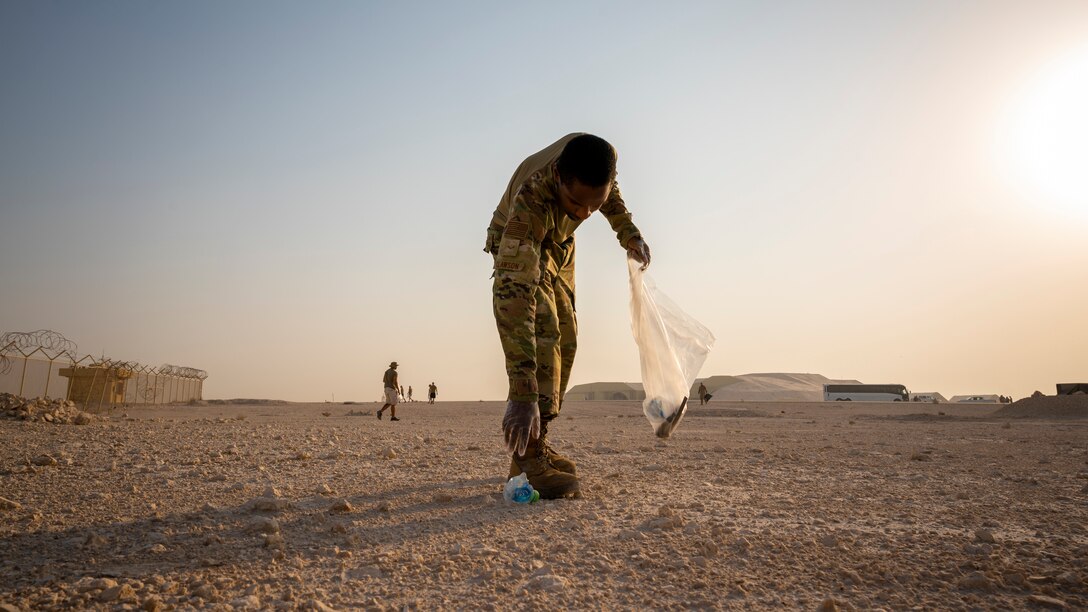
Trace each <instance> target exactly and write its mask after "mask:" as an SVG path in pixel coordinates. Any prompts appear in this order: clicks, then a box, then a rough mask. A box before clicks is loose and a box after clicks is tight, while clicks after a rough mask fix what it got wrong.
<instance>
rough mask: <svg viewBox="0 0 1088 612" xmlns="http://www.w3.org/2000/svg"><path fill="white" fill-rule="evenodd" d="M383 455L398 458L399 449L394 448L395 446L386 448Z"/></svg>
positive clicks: (387, 457)
mask: <svg viewBox="0 0 1088 612" xmlns="http://www.w3.org/2000/svg"><path fill="white" fill-rule="evenodd" d="M382 456H383V457H385V458H386V459H396V458H397V451H395V450H393V447H389V448H387V449H385V450H384V451H382Z"/></svg>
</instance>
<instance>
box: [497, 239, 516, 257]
mask: <svg viewBox="0 0 1088 612" xmlns="http://www.w3.org/2000/svg"><path fill="white" fill-rule="evenodd" d="M520 245H521V241H520V240H518V239H517V238H503V239H502V241H501V242H499V257H517V256H518V246H520Z"/></svg>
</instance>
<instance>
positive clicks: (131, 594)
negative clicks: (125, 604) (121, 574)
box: [98, 584, 136, 603]
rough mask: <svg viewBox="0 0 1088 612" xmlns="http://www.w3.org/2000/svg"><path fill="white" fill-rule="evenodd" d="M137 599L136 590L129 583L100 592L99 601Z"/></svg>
mask: <svg viewBox="0 0 1088 612" xmlns="http://www.w3.org/2000/svg"><path fill="white" fill-rule="evenodd" d="M129 599H136V591H134V590H132V587H131V586H129V585H127V584H119V585H117V586H112V587H110V588H108V589H106V590H104V591H102V592H101V593H99V594H98V601H101V602H103V603H109V602H111V601H126V600H129Z"/></svg>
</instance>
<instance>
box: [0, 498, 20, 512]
mask: <svg viewBox="0 0 1088 612" xmlns="http://www.w3.org/2000/svg"><path fill="white" fill-rule="evenodd" d="M22 507H23V505H22V504H20V503H19V502H16V501H12V500H10V499H8V498H6V497H0V510H18V509H19V508H22Z"/></svg>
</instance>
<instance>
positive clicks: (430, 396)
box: [427, 380, 438, 404]
mask: <svg viewBox="0 0 1088 612" xmlns="http://www.w3.org/2000/svg"><path fill="white" fill-rule="evenodd" d="M436 397H438V387H436V386H435V385H434V381H433V380H432V381H431V384H430V385H429V386H428V387H427V400H428V402H427V403H428V404H433V403H434V398H436Z"/></svg>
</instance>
